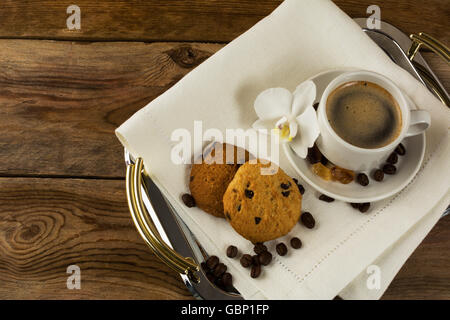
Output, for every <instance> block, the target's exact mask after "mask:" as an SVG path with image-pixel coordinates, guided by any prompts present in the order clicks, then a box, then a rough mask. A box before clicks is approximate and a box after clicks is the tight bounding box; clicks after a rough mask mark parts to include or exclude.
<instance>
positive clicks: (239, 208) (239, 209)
mask: <svg viewBox="0 0 450 320" xmlns="http://www.w3.org/2000/svg"><path fill="white" fill-rule="evenodd" d="M237 211H238V212H239V211H241V205H240V204H239V205H238V207H237Z"/></svg>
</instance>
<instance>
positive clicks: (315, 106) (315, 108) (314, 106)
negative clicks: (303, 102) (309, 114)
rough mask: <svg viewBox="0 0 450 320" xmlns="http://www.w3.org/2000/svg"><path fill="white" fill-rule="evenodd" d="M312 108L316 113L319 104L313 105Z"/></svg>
mask: <svg viewBox="0 0 450 320" xmlns="http://www.w3.org/2000/svg"><path fill="white" fill-rule="evenodd" d="M313 108H314V110H316V111H317V108H319V102H316V103H314V104H313Z"/></svg>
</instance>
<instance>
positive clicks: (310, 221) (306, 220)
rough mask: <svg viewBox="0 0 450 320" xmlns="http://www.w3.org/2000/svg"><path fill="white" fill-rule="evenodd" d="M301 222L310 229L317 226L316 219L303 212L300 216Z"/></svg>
mask: <svg viewBox="0 0 450 320" xmlns="http://www.w3.org/2000/svg"><path fill="white" fill-rule="evenodd" d="M300 220H301V222H302V223H303V225H304V226H305V227H307V228H308V229H312V228H314V226H315V225H316V220H314V217H313V216H312V214H311V213H310V212H303V213H302V214H301V215H300Z"/></svg>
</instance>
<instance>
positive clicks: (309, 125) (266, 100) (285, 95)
mask: <svg viewBox="0 0 450 320" xmlns="http://www.w3.org/2000/svg"><path fill="white" fill-rule="evenodd" d="M315 99H316V85H315V84H314V82H312V81H305V82H303V83H301V84H300V85H299V86H298V87H297V88H296V89H295V91H294V93H293V94H292V93H291V92H290V91H289V90H287V89H285V88H270V89H267V90H265V91H263V92H261V93H260V94H259V95H258V97H256V100H255V103H254V108H255V111H256V114H257V115H258V118H259V119H258V120H257V121H256V122H255V123H253V128H254V129H257V130H261V129H265V130H268V132H271V130H272V129H276V130H277V131H278V133H279V134H280V137H281V139H282V140H283V141H285V142H287V143H289V144H290V146H291V147H292V149H293V150H294V152H295V153H297V154H298V155H299V156H300V157H301V158H303V159H304V158H306V155H307V153H308V148H311V147H312V146H313V145H314V142H315V141H316V139H317V137H318V136H319V124H318V121H317V114H316V111H315V110H314V108H313V103H314V100H315Z"/></svg>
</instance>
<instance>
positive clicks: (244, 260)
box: [239, 254, 252, 268]
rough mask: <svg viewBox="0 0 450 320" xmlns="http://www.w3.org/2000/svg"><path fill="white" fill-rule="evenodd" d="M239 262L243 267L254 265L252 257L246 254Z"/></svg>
mask: <svg viewBox="0 0 450 320" xmlns="http://www.w3.org/2000/svg"><path fill="white" fill-rule="evenodd" d="M239 261H240V262H241V266H243V267H244V268H248V267H250V266H251V265H252V256H251V255H249V254H244V255H243V256H242V257H241V260H239Z"/></svg>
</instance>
